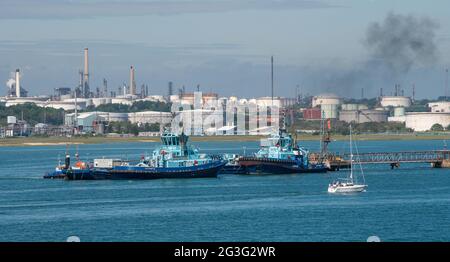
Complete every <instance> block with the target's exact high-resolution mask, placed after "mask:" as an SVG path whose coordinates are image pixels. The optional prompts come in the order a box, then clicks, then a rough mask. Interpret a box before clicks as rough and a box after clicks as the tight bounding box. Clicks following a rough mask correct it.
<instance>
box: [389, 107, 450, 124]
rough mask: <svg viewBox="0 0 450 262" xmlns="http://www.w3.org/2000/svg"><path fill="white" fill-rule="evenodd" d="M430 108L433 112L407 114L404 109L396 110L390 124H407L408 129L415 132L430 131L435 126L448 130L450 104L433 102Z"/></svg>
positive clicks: (390, 118)
mask: <svg viewBox="0 0 450 262" xmlns="http://www.w3.org/2000/svg"><path fill="white" fill-rule="evenodd" d="M428 107H429V108H430V110H431V112H406V113H405V108H404V107H396V108H394V115H393V116H391V117H389V118H388V121H389V122H401V123H405V126H406V127H407V128H411V129H412V130H414V131H418V132H422V131H429V130H430V129H431V127H432V126H433V125H434V124H440V125H441V126H442V127H444V128H446V127H448V125H449V124H450V102H445V101H443V102H433V103H429V104H428Z"/></svg>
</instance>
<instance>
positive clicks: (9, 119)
mask: <svg viewBox="0 0 450 262" xmlns="http://www.w3.org/2000/svg"><path fill="white" fill-rule="evenodd" d="M7 123H8V124H15V123H17V118H16V117H15V116H8V117H7Z"/></svg>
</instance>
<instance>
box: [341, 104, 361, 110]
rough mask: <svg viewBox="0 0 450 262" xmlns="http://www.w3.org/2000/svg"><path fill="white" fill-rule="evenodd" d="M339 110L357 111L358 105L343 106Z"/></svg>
mask: <svg viewBox="0 0 450 262" xmlns="http://www.w3.org/2000/svg"><path fill="white" fill-rule="evenodd" d="M341 109H342V110H344V111H351V110H358V104H343V105H342V106H341Z"/></svg>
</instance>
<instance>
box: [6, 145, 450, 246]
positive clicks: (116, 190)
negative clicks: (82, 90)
mask: <svg viewBox="0 0 450 262" xmlns="http://www.w3.org/2000/svg"><path fill="white" fill-rule="evenodd" d="M194 144H195V145H197V146H198V147H199V148H200V150H201V151H202V152H207V153H213V154H216V153H219V152H220V153H222V152H224V153H233V152H238V153H243V151H244V150H245V151H246V153H250V152H255V151H256V150H257V148H258V143H257V142H201V143H194ZM302 145H304V146H306V147H308V148H310V149H312V150H317V149H318V147H319V145H318V142H313V141H311V142H302ZM154 146H156V144H153V143H116V144H102V145H80V146H79V153H80V155H81V158H82V159H83V160H85V159H92V158H99V157H102V156H105V157H118V158H129V159H139V158H140V156H141V155H142V154H145V153H146V152H148V153H150V152H151V149H152V148H153V147H154ZM443 146H444V143H443V141H359V142H358V147H359V150H360V151H361V152H376V151H408V150H427V149H430V150H431V149H442V148H443ZM243 147H245V149H243ZM330 149H331V150H333V151H340V152H344V151H345V150H348V148H347V142H345V141H343V142H333V143H332V144H331V145H330ZM71 150H72V155H73V154H74V153H75V148H74V147H72V148H71ZM64 151H65V146H63V145H61V146H34V147H0V241H65V240H66V239H67V237H69V236H78V237H79V238H80V239H81V241H366V239H367V238H368V237H369V236H374V235H375V236H378V237H379V238H380V239H381V241H450V230H449V225H450V170H449V169H432V168H430V167H429V164H404V165H402V166H401V167H400V168H399V169H394V170H391V169H390V167H389V166H388V165H368V166H365V178H366V182H367V184H368V185H369V188H368V190H367V192H365V193H361V194H357V195H345V196H342V195H330V194H328V193H327V186H328V183H329V182H330V181H331V180H332V179H333V178H337V177H338V176H340V177H345V176H346V173H345V172H346V171H340V172H329V173H326V174H306V175H277V176H242V175H220V176H219V178H217V179H214V178H207V179H186V180H183V179H181V180H177V179H172V180H147V181H63V180H44V179H42V176H43V175H44V173H45V172H46V171H50V170H52V169H53V168H54V166H55V164H56V163H57V156H58V154H59V155H60V158H61V160H62V159H63V155H64Z"/></svg>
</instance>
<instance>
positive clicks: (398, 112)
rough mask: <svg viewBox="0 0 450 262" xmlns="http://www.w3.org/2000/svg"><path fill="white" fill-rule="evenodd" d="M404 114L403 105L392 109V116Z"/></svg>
mask: <svg viewBox="0 0 450 262" xmlns="http://www.w3.org/2000/svg"><path fill="white" fill-rule="evenodd" d="M404 115H405V108H404V107H396V108H395V109H394V116H404Z"/></svg>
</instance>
